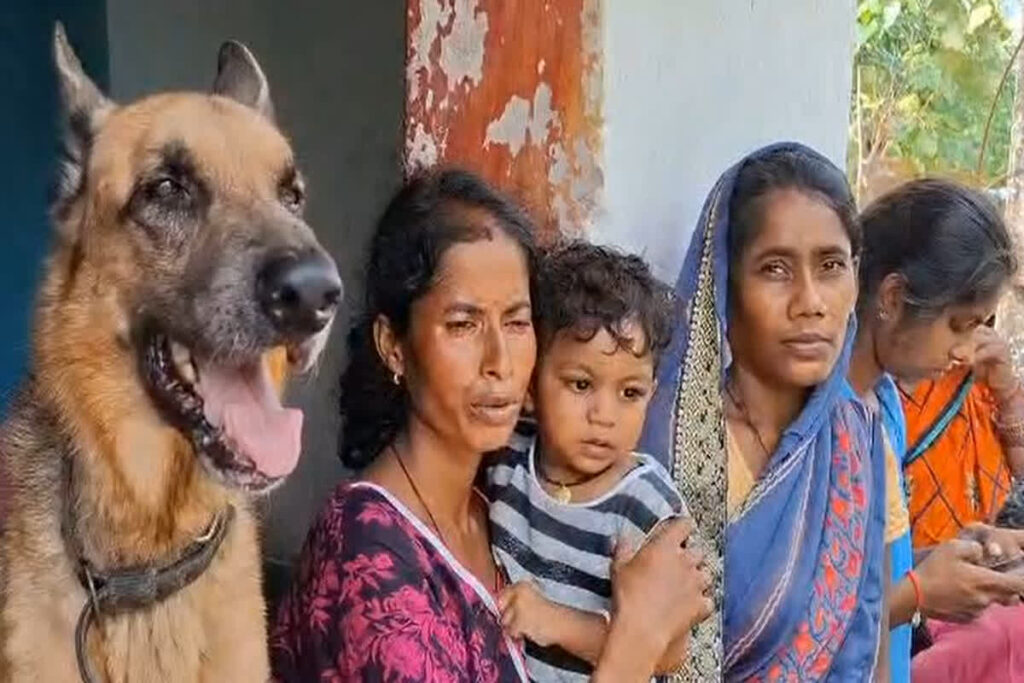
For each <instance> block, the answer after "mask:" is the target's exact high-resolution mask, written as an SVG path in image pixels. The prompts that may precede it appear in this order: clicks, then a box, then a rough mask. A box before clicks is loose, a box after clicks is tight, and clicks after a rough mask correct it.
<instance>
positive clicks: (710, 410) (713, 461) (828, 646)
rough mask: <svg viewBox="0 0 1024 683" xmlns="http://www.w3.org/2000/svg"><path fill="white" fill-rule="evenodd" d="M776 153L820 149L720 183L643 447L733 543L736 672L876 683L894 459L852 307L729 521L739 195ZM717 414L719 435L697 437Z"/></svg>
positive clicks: (688, 263)
mask: <svg viewBox="0 0 1024 683" xmlns="http://www.w3.org/2000/svg"><path fill="white" fill-rule="evenodd" d="M768 154H799V155H811V156H813V157H815V158H817V159H823V157H821V156H820V155H818V154H817V153H816V152H814V151H813V150H810V149H808V148H806V147H804V146H802V145H798V144H795V143H780V144H776V145H772V146H770V147H766V148H764V149H762V150H759V151H757V152H755V153H754V154H752V155H750V156H748V157H747V158H746V159H744V160H742V161H740V162H739V163H738V164H737V165H735V166H733V167H732V168H731V169H729V170H728V171H726V172H725V174H724V175H723V176H722V177H721V178H720V179H719V180H718V183H717V184H716V185H715V187H714V189H713V190H712V192H711V195H710V196H709V198H708V200H707V202H706V204H705V206H704V209H703V211H702V215H701V218H700V221H699V222H698V224H697V226H696V229H695V231H694V234H693V237H692V239H691V242H690V246H689V250H688V252H687V255H686V260H685V263H684V265H683V268H682V272H681V274H680V276H679V279H678V281H677V283H676V293H677V294H678V295H679V296H680V298H681V299H682V301H683V302H684V303H685V305H686V319H685V322H684V324H683V326H682V327H683V329H682V330H681V331H680V333H679V334H677V335H676V338H675V339H674V341H673V344H672V346H671V347H670V348H669V350H668V351H667V352H666V354H665V355H664V356H663V358H662V361H661V364H660V366H659V369H658V391H657V393H656V395H655V397H654V399H653V401H652V404H651V407H650V409H649V411H648V417H647V422H646V425H645V428H644V435H643V438H642V443H641V448H642V449H643V450H644V451H645V452H648V453H653V454H655V455H658V456H659V457H663V458H666V459H667V460H669V462H668V464H669V465H670V468H671V471H672V472H673V474H674V475H675V477H676V480H677V482H678V483H679V486H680V488H681V489H682V493H683V495H684V496H685V497H686V500H687V501H688V502H689V504H690V509H691V511H692V512H693V514H694V517H695V521H696V523H697V527H698V530H699V531H700V534H701V536H702V537H704V539H706V540H708V541H709V542H710V545H711V546H712V548H711V549H712V550H713V549H714V548H715V547H716V546H717V547H718V548H719V549H720V548H721V546H722V545H724V599H723V600H722V605H721V607H722V616H721V628H722V642H723V651H722V662H721V664H722V670H723V677H724V678H725V680H728V681H746V680H801V681H855V680H856V681H863V680H869V679H870V678H871V676H872V675H873V672H874V669H875V665H876V659H877V653H878V645H879V635H880V622H881V615H882V609H884V604H883V603H884V590H883V586H884V583H883V578H884V577H883V572H884V559H883V552H884V546H883V530H884V525H885V467H884V451H883V449H882V442H881V438H880V432H879V425H878V421H877V419H874V418H873V417H872V416H870V415H869V414H868V412H867V411H866V409H865V408H864V406H863V404H861V403H860V402H859V401H858V400H857V399H856V398H855V397H854V396H853V393H852V391H851V390H850V388H849V385H848V384H847V383H846V373H847V369H848V365H849V358H850V351H851V348H852V344H853V338H854V336H855V332H856V322H855V320H853V319H852V318H851V322H850V325H849V329H848V330H847V338H846V343H845V345H844V349H843V352H842V354H841V356H840V358H839V360H838V362H837V363H836V366H835V367H834V368H833V370H832V373H831V375H830V376H829V377H828V379H827V380H826V381H825V382H824V383H822V384H821V385H820V386H818V387H817V388H816V389H815V390H814V391H813V392H812V394H811V396H810V398H809V399H808V401H807V404H806V405H805V406H804V408H803V411H802V412H801V413H800V415H799V416H798V417H797V419H796V420H795V421H794V422H793V423H792V424H791V425H790V426H789V427H788V428H787V429H786V430H785V431H784V433H783V434H782V437H781V439H780V441H779V444H778V446H777V448H776V450H775V452H774V454H773V455H772V457H771V458H770V459H769V461H768V463H767V465H766V466H765V469H764V471H763V472H762V473H761V475H760V478H759V480H758V481H757V483H756V485H755V486H754V489H753V490H752V491H751V493H750V495H749V496H748V497H747V499H746V500H745V502H744V503H743V504H742V505H741V506H740V508H739V509H738V510H736V511H735V513H734V514H733V516H732V517H731V518H730V519H728V520H725V504H726V503H725V487H726V484H725V478H726V477H725V466H724V462H725V450H724V448H723V447H722V444H723V443H724V441H723V439H724V428H723V427H722V426H721V425H722V424H723V423H724V417H723V416H724V413H723V411H722V401H721V389H722V381H723V379H724V377H725V375H726V372H727V370H728V367H729V364H730V362H731V359H730V358H729V350H728V344H727V343H726V341H725V340H726V339H727V321H728V296H727V293H728V282H729V274H728V248H727V244H728V239H727V237H728V234H727V231H728V229H729V203H730V199H731V196H732V192H733V186H734V184H735V181H736V177H737V174H738V172H739V170H740V168H742V165H743V164H744V163H745V162H746V161H747V160H749V159H752V158H755V157H758V156H760V155H768ZM716 361H717V366H716V365H715V362H716ZM695 385H703V386H695ZM713 422H716V423H717V424H718V428H717V432H716V434H715V438H716V439H717V444H716V443H715V441H713V440H710V439H704V440H703V441H698V440H695V439H694V437H693V433H694V432H701V431H702V430H704V429H705V426H704V425H705V424H710V423H713ZM701 444H703V446H704V448H703V450H701V448H699V446H700V445H701ZM716 446H717V448H716ZM716 506H717V507H716ZM723 527H724V532H723V531H722V528H723Z"/></svg>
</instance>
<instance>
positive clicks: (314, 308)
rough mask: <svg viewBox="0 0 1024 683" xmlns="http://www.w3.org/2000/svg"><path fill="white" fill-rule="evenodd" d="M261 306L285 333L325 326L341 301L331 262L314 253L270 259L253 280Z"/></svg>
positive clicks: (300, 332)
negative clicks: (255, 280)
mask: <svg viewBox="0 0 1024 683" xmlns="http://www.w3.org/2000/svg"><path fill="white" fill-rule="evenodd" d="M256 290H257V291H256V293H257V296H258V298H259V302H260V305H261V306H262V307H263V310H264V311H265V312H266V314H267V315H268V316H269V317H270V319H271V321H273V323H274V327H276V328H277V330H278V331H279V332H281V333H282V334H284V335H310V334H314V333H316V332H319V331H320V330H322V329H324V327H325V326H326V325H327V323H329V322H330V320H331V317H332V316H333V315H334V311H335V310H336V309H337V308H338V303H339V302H340V301H341V292H342V289H341V277H339V275H338V269H337V267H335V265H334V262H333V261H332V260H331V259H330V258H329V257H328V256H326V255H324V254H322V253H319V252H313V253H311V254H308V255H305V256H299V255H296V254H289V255H287V256H283V257H277V258H273V259H271V260H270V261H269V262H268V263H267V264H266V265H265V266H264V267H263V270H262V271H260V274H259V277H258V279H257V283H256Z"/></svg>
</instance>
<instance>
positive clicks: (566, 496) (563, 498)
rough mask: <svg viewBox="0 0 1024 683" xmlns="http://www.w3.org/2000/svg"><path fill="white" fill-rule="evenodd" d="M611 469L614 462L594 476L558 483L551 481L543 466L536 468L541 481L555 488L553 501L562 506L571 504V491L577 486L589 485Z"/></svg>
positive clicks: (557, 481)
mask: <svg viewBox="0 0 1024 683" xmlns="http://www.w3.org/2000/svg"><path fill="white" fill-rule="evenodd" d="M613 467H615V463H614V462H612V463H611V464H609V465H608V466H607V467H605V468H604V469H603V470H601V471H599V472H595V473H594V474H589V475H587V476H585V477H582V478H580V479H577V480H576V481H559V480H557V479H552V478H551V477H549V476H548V475H547V473H546V472H545V471H544V467H543V466H541V467H538V468H537V470H538V471H539V472H540V478H541V479H543V480H544V481H545V482H547V483H548V484H551V485H552V486H554V487H555V492H554V494H553V497H554V499H555V500H556V501H558V502H559V503H561V504H562V505H565V504H566V503H571V502H572V490H573V489H574V488H576V487H577V486H582V485H583V484H589V483H590V482H592V481H594V480H595V479H597V478H598V477H600V476H601V475H602V474H605V473H606V472H608V471H609V470H610V469H611V468H613Z"/></svg>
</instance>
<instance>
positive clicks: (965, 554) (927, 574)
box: [916, 538, 1024, 623]
mask: <svg viewBox="0 0 1024 683" xmlns="http://www.w3.org/2000/svg"><path fill="white" fill-rule="evenodd" d="M1018 552H1019V548H1018ZM984 558H985V549H984V547H983V546H982V544H981V543H979V542H978V541H976V540H968V539H962V538H957V539H953V540H951V541H947V542H946V543H942V544H940V545H938V546H936V547H935V549H934V550H932V551H931V552H930V553H929V554H928V556H927V557H926V558H925V559H924V561H922V562H921V564H920V565H918V567H917V569H916V572H917V577H918V581H919V583H920V586H921V605H920V609H921V612H922V613H923V614H924V615H925V616H928V617H934V618H936V619H942V620H944V621H953V622H958V623H965V622H968V621H971V620H973V619H974V618H976V617H977V616H978V615H979V614H980V613H981V612H982V611H983V610H984V609H985V608H986V607H988V606H989V605H991V604H992V603H1000V604H1003V605H1013V604H1018V603H1019V602H1020V596H1021V595H1022V594H1024V576H1019V575H1014V574H1003V573H1000V572H997V571H993V570H991V569H987V568H985V567H983V566H981V563H982V561H983V560H984Z"/></svg>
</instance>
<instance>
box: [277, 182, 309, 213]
mask: <svg viewBox="0 0 1024 683" xmlns="http://www.w3.org/2000/svg"><path fill="white" fill-rule="evenodd" d="M280 197H281V203H282V204H284V206H285V208H286V209H288V210H289V211H291V212H293V213H298V212H299V211H301V210H302V205H303V203H304V202H305V200H306V195H305V194H304V193H303V191H302V188H301V187H299V186H298V185H285V186H283V187H282V188H281V191H280Z"/></svg>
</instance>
